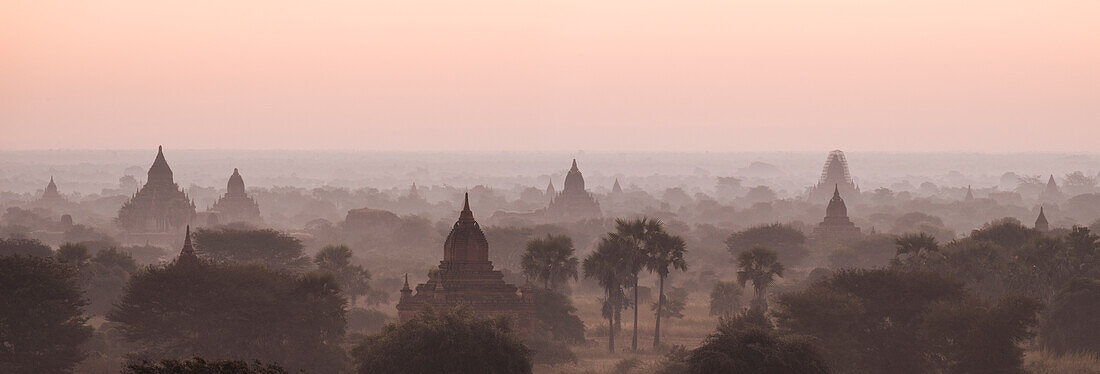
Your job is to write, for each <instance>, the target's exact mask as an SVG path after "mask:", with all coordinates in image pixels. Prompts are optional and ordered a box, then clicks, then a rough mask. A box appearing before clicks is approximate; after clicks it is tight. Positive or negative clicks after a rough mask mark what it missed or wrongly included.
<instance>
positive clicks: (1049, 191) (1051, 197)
mask: <svg viewBox="0 0 1100 374" xmlns="http://www.w3.org/2000/svg"><path fill="white" fill-rule="evenodd" d="M1065 199H1066V195H1064V194H1062V189H1060V188H1058V183H1057V182H1055V181H1054V174H1051V175H1050V179H1048V180H1047V185H1046V187H1045V188H1043V192H1042V193H1041V194H1039V201H1040V202H1044V203H1052V204H1057V203H1060V202H1062V201H1063V200H1065Z"/></svg>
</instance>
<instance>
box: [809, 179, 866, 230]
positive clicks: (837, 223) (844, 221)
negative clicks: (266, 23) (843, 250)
mask: <svg viewBox="0 0 1100 374" xmlns="http://www.w3.org/2000/svg"><path fill="white" fill-rule="evenodd" d="M860 235H861V233H860V231H859V228H858V227H856V225H855V223H852V220H850V219H849V218H848V207H847V206H846V205H845V204H844V199H843V198H841V197H840V187H839V186H837V187H833V198H832V199H830V200H829V206H828V207H827V208H825V220H824V221H822V222H821V223H819V224H818V225H817V227H814V232H813V234H811V236H812V237H813V239H814V241H816V242H819V243H836V242H843V241H848V240H852V239H858V238H859V237H860Z"/></svg>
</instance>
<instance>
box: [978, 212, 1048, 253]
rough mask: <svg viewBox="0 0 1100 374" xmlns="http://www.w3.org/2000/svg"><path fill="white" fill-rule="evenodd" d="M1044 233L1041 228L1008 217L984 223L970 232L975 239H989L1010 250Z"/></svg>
mask: <svg viewBox="0 0 1100 374" xmlns="http://www.w3.org/2000/svg"><path fill="white" fill-rule="evenodd" d="M1040 235H1042V233H1040V232H1039V230H1036V229H1034V228H1030V227H1027V226H1024V225H1023V224H1022V223H1020V220H1018V219H1015V218H1011V217H1006V218H1001V219H998V220H993V221H991V222H988V223H986V224H984V225H982V228H980V229H977V230H974V231H972V232H971V233H970V238H971V239H974V240H988V241H991V242H993V243H996V244H997V245H999V246H1001V247H1003V248H1006V249H1008V250H1015V249H1016V248H1019V247H1021V246H1023V245H1024V244H1027V242H1029V241H1031V239H1033V238H1035V237H1037V236H1040Z"/></svg>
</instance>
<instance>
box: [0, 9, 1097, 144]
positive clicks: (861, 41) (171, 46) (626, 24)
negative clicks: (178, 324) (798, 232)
mask: <svg viewBox="0 0 1100 374" xmlns="http://www.w3.org/2000/svg"><path fill="white" fill-rule="evenodd" d="M1098 14H1100V1H1094V0H1089V1H1071V0H1048V1H1015V0H1001V1H984V0H978V1H935V0H924V1H854V0H799V1H793V0H760V1H735V0H725V1H648V0H635V1H590V0H587V1H573V0H557V1H533V0H530V1H528V0H512V1H477V0H474V1H441V0H424V1H402V0H395V1H285V0H264V1H259V0H233V1H222V0H187V1H173V0H166V1H146V0H98V1H55V0H8V1H3V2H0V149H6V150H18V149H148V148H152V147H155V146H156V145H161V144H162V145H164V146H165V147H168V148H175V149H340V150H345V149H346V150H382V151H394V150H396V151H470V150H476V151H498V150H500V151H524V150H532V151H573V150H586V151H658V152H756V151H808V152H819V151H827V150H831V149H844V150H846V151H886V152H938V151H964V152H1051V151H1053V152H1081V153H1095V152H1097V148H1100V147H1098V146H1100V22H1097V15H1098Z"/></svg>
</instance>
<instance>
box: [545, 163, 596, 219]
mask: <svg viewBox="0 0 1100 374" xmlns="http://www.w3.org/2000/svg"><path fill="white" fill-rule="evenodd" d="M546 215H547V216H548V217H549V218H551V219H557V218H567V219H570V220H578V219H585V218H599V217H600V216H602V215H603V212H601V211H600V203H599V202H597V201H596V198H595V197H593V196H592V194H590V193H588V191H587V190H585V189H584V176H582V175H581V171H580V169H578V168H577V160H576V159H573V167H571V168H569V173H568V174H566V175H565V187H564V188H562V190H561V192H559V193H558V195H557V196H555V197H554V199H553V200H551V201H550V206H549V207H547V208H546Z"/></svg>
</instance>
